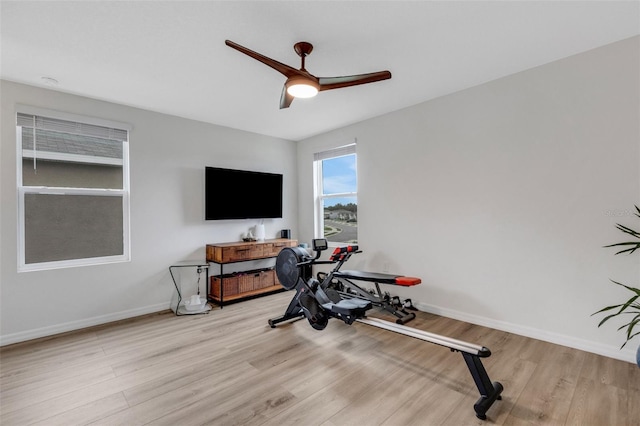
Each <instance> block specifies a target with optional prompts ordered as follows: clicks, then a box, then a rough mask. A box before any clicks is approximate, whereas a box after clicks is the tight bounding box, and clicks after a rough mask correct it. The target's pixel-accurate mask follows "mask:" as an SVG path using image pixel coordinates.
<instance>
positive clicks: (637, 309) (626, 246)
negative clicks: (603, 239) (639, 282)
mask: <svg viewBox="0 0 640 426" xmlns="http://www.w3.org/2000/svg"><path fill="white" fill-rule="evenodd" d="M634 207H635V208H636V212H635V213H634V215H635V216H637V217H638V218H640V208H638V206H634ZM616 228H618V229H619V230H620V231H622V232H624V233H625V234H627V235H629V236H631V237H632V238H634V239H635V240H632V241H625V242H622V243H616V244H610V245H608V246H605V247H618V248H620V249H621V250H620V251H618V252H617V253H616V254H622V253H626V254H632V253H633V252H635V251H636V250H639V249H640V232H638V231H634V230H633V229H631V228H628V227H626V226H624V225H620V224H619V223H618V224H616ZM611 282H613V283H614V284H616V285H619V286H622V287H624V288H626V289H627V290H629V291H630V292H631V293H632V295H631V297H630V298H629V300H627V301H626V302H624V303H620V304H618V305H612V306H607V307H606V308H603V309H600V310H599V311H598V312H595V313H593V314H592V315H596V314H599V313H602V312H613V313H610V314H609V315H607V316H606V317H604V318H603V319H602V321H600V324H598V327H600V326H601V325H602V324H604V323H605V322H607V321H609V320H610V319H611V318H614V317H617V316H619V315H632V317H631V320H630V321H629V322H628V323H626V324H624V325H622V326H620V327H619V328H618V330H623V329H624V330H625V334H626V336H627V340H626V341H625V342H624V343H623V344H622V346H621V347H620V349H622V348H624V346H625V345H626V344H627V343H629V341H630V340H631V339H633V338H634V337H635V336H637V335H640V289H638V288H635V287H630V286H627V285H624V284H622V283H619V282H617V281H613V280H611ZM636 363H637V364H638V367H640V346H638V350H637V352H636Z"/></svg>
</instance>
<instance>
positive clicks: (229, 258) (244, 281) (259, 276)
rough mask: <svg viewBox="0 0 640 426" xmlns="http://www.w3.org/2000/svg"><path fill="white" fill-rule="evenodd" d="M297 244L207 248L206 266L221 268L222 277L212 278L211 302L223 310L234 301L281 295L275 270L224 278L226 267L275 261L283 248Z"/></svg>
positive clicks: (282, 242) (271, 242)
mask: <svg viewBox="0 0 640 426" xmlns="http://www.w3.org/2000/svg"><path fill="white" fill-rule="evenodd" d="M297 244H298V241H297V240H290V239H286V238H276V239H272V240H264V241H251V242H232V243H220V244H207V246H206V255H207V262H210V263H215V264H218V265H220V274H219V275H211V277H210V281H209V291H208V298H209V300H211V301H213V302H215V303H217V304H219V305H220V307H222V306H223V305H224V302H225V301H234V300H239V299H244V298H248V297H254V296H258V295H263V294H269V293H273V292H276V291H280V290H282V289H283V287H282V286H281V285H280V283H279V282H278V278H277V276H276V274H275V270H274V269H273V268H266V269H260V270H253V271H244V272H239V273H235V274H230V275H229V274H228V275H225V274H224V266H225V265H228V264H232V263H241V262H248V261H252V260H261V259H273V258H276V257H277V256H278V253H280V251H281V250H282V249H283V248H286V247H295V246H296V245H297Z"/></svg>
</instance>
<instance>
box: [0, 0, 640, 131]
mask: <svg viewBox="0 0 640 426" xmlns="http://www.w3.org/2000/svg"><path fill="white" fill-rule="evenodd" d="M639 5H640V2H639V1H623V2H613V1H589V2H582V1H563V2H560V1H556V2H551V1H528V2H525V1H497V2H487V1H468V2H460V1H446V2H445V1H443V2H435V1H408V2H404V1H378V2H365V1H341V2H329V1H311V2H302V1H276V2H271V1H252V2H248V1H235V2H230V1H229V2H220V1H215V2H205V1H195V2H192V1H163V2H160V1H113V2H109V1H95V2H94V1H84V2H70V1H61V2H55V1H50V2H30V1H5V0H3V1H2V2H1V9H0V12H1V27H0V31H1V36H2V40H1V45H0V47H1V54H2V56H1V63H0V71H1V77H2V78H3V79H6V80H11V81H16V82H20V83H25V84H30V85H35V86H44V83H43V80H42V77H43V76H47V77H52V78H55V79H56V80H58V81H59V84H58V86H56V87H53V89H55V90H59V91H63V92H68V93H74V94H79V95H84V96H88V97H92V98H96V99H102V100H107V101H111V102H116V103H120V104H125V105H130V106H134V107H139V108H144V109H147V110H152V111H158V112H162V113H167V114H172V115H176V116H180V117H186V118H191V119H195V120H200V121H205V122H209V123H214V124H219V125H223V126H229V127H233V128H237V129H243V130H248V131H251V132H257V133H261V134H265V135H271V136H277V137H281V138H285V139H290V140H300V139H304V138H306V137H309V136H312V135H315V134H319V133H322V132H326V131H329V130H332V129H335V128H339V127H342V126H345V125H348V124H350V123H354V122H358V121H361V120H364V119H367V118H370V117H374V116H377V115H381V114H385V113H387V112H390V111H395V110H398V109H401V108H404V107H407V106H411V105H415V104H417V103H420V102H423V101H426V100H429V99H433V98H435V97H438V96H442V95H445V94H448V93H452V92H455V91H459V90H462V89H465V88H467V87H471V86H475V85H478V84H481V83H483V82H486V81H490V80H494V79H496V78H500V77H502V76H505V75H509V74H513V73H516V72H519V71H522V70H525V69H529V68H532V67H535V66H538V65H541V64H545V63H548V62H551V61H554V60H557V59H560V58H563V57H566V56H570V55H573V54H576V53H579V52H583V51H586V50H589V49H593V48H595V47H598V46H602V45H605V44H609V43H612V42H615V41H617V40H621V39H624V38H628V37H631V36H634V35H637V34H640V9H639ZM225 39H230V40H233V41H235V42H237V43H240V44H242V45H244V46H247V47H249V48H250V49H253V50H255V51H258V52H260V53H262V54H264V55H266V56H269V57H271V58H274V59H276V60H278V61H280V62H284V63H287V64H289V65H292V66H295V67H296V68H298V67H299V57H298V56H297V55H296V53H295V52H294V51H293V47H292V46H293V44H294V43H295V42H297V41H303V40H304V41H308V42H311V43H312V44H313V45H314V51H313V53H312V54H311V55H310V56H309V57H308V58H307V62H306V68H307V69H308V70H309V71H310V72H311V73H312V74H314V75H316V76H323V77H329V76H339V75H350V74H360V73H367V72H373V71H380V70H385V69H388V70H390V71H391V72H392V74H393V78H392V79H391V80H386V81H382V82H377V83H372V84H366V85H361V86H357V87H351V88H345V89H337V90H331V91H327V92H322V93H320V94H319V95H318V96H317V97H315V98H313V99H308V100H307V99H298V100H295V101H294V102H293V104H292V105H291V107H290V108H289V109H283V110H280V109H279V108H278V105H279V99H280V93H281V91H282V85H283V84H284V81H285V78H284V76H282V75H280V74H279V73H277V72H276V71H274V70H273V69H271V68H269V67H267V66H265V65H263V64H261V63H259V62H257V61H255V60H253V59H251V58H249V57H247V56H245V55H243V54H241V53H239V52H237V51H235V50H233V49H231V48H229V47H227V46H225V44H224V40H225Z"/></svg>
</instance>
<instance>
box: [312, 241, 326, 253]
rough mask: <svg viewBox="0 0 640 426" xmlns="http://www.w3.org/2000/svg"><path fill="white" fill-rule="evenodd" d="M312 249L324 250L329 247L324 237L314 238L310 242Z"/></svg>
mask: <svg viewBox="0 0 640 426" xmlns="http://www.w3.org/2000/svg"><path fill="white" fill-rule="evenodd" d="M311 244H312V245H313V250H314V251H324V250H326V249H328V248H329V244H327V240H326V238H316V239H314V240H313V241H312V243H311Z"/></svg>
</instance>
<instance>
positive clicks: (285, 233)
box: [280, 229, 291, 239]
mask: <svg viewBox="0 0 640 426" xmlns="http://www.w3.org/2000/svg"><path fill="white" fill-rule="evenodd" d="M280 238H287V239H291V229H283V230H282V231H280Z"/></svg>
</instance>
